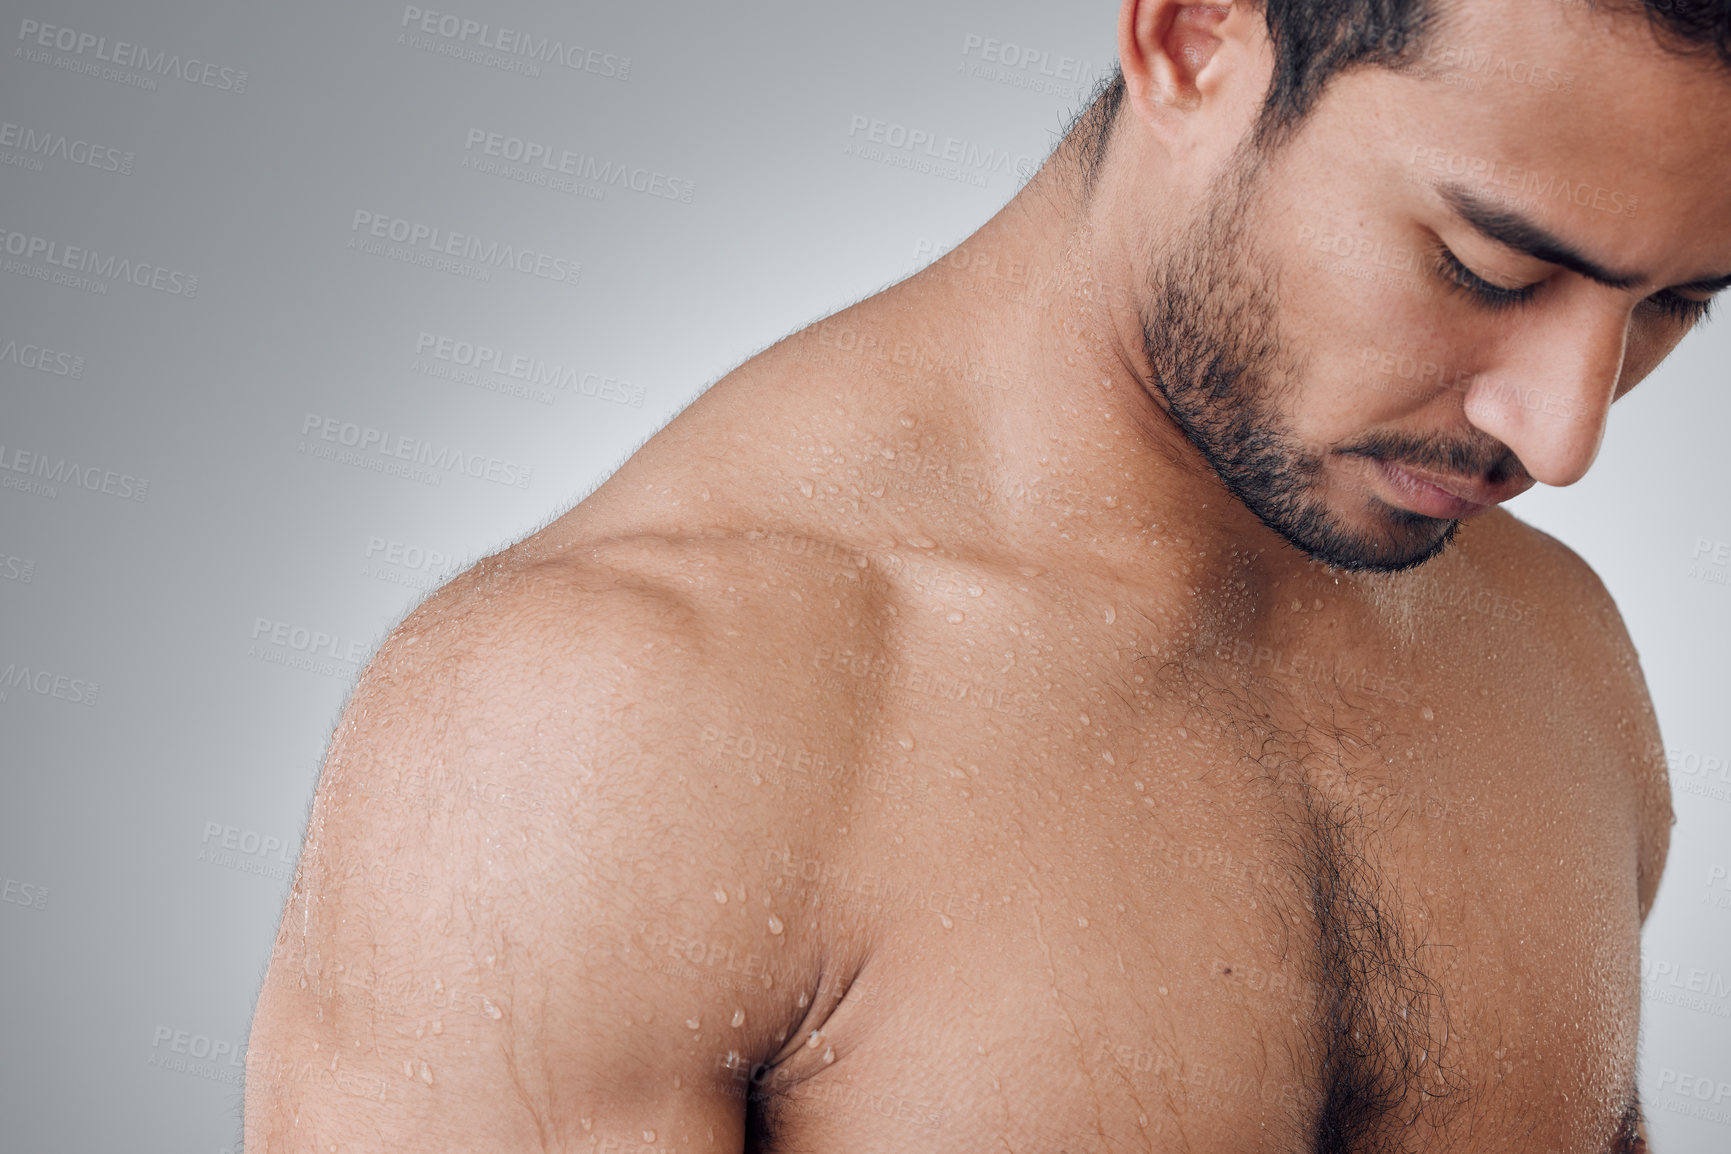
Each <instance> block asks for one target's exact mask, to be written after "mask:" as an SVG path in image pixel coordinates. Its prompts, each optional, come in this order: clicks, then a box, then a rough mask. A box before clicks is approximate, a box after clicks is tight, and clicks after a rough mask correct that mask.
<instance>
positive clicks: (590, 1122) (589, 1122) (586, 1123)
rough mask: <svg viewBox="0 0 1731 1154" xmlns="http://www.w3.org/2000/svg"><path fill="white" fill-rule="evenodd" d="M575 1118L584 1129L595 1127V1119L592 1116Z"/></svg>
mask: <svg viewBox="0 0 1731 1154" xmlns="http://www.w3.org/2000/svg"><path fill="white" fill-rule="evenodd" d="M577 1120H578V1121H579V1122H581V1123H583V1129H585V1130H593V1129H594V1128H595V1119H593V1118H579V1119H577Z"/></svg>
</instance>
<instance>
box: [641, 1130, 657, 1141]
mask: <svg viewBox="0 0 1731 1154" xmlns="http://www.w3.org/2000/svg"><path fill="white" fill-rule="evenodd" d="M643 1140H644V1141H645V1142H653V1141H655V1131H653V1130H645V1131H644V1132H643Z"/></svg>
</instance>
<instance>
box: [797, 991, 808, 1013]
mask: <svg viewBox="0 0 1731 1154" xmlns="http://www.w3.org/2000/svg"><path fill="white" fill-rule="evenodd" d="M810 1003H811V995H810V994H807V993H806V992H805V991H804V990H801V991H800V992H799V1008H800V1009H802V1010H803V1009H805V1008H806V1006H807V1005H809V1004H810Z"/></svg>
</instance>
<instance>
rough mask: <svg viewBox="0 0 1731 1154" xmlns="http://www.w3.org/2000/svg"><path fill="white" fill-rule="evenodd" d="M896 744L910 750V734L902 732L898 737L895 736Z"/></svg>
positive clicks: (911, 744)
mask: <svg viewBox="0 0 1731 1154" xmlns="http://www.w3.org/2000/svg"><path fill="white" fill-rule="evenodd" d="M896 744H897V745H899V746H901V747H902V748H903V749H906V750H912V749H913V747H914V739H913V736H912V735H911V734H906V733H904V734H902V735H901V736H900V737H898V738H896Z"/></svg>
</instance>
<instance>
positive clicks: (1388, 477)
mask: <svg viewBox="0 0 1731 1154" xmlns="http://www.w3.org/2000/svg"><path fill="white" fill-rule="evenodd" d="M1376 471H1377V473H1378V475H1380V476H1381V477H1382V479H1383V480H1384V481H1385V482H1387V484H1388V486H1389V488H1390V489H1392V490H1393V491H1394V493H1395V494H1396V495H1397V496H1398V497H1399V501H1398V502H1397V503H1398V504H1399V505H1400V506H1401V507H1402V508H1404V509H1408V510H1410V511H1411V512H1414V513H1419V514H1422V515H1423V516H1426V517H1436V518H1439V519H1441V520H1446V521H1464V520H1466V519H1467V518H1469V517H1476V516H1478V515H1479V514H1480V513H1483V512H1486V511H1487V510H1489V509H1491V508H1493V507H1494V506H1496V505H1500V504H1502V503H1503V502H1504V501H1507V500H1509V499H1510V498H1511V497H1516V496H1519V495H1520V494H1521V493H1524V492H1526V491H1527V490H1528V489H1529V488H1531V487H1532V484H1533V482H1532V480H1531V478H1528V477H1524V476H1523V477H1517V478H1513V479H1511V480H1508V481H1504V482H1502V483H1501V484H1497V485H1490V484H1486V483H1485V482H1483V481H1478V480H1471V479H1467V478H1463V477H1449V476H1445V475H1444V474H1441V473H1432V472H1430V471H1429V470H1426V469H1417V468H1414V467H1413V466H1411V465H1397V464H1395V463H1394V462H1392V461H1385V460H1382V459H1380V458H1379V459H1377V461H1376Z"/></svg>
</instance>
